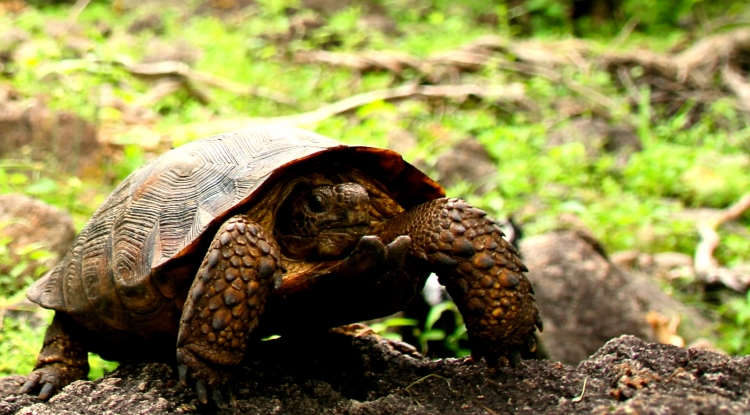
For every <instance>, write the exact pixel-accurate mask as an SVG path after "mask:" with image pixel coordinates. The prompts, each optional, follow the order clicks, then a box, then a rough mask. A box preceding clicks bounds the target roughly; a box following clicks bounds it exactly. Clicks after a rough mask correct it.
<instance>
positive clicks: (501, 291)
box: [375, 198, 542, 367]
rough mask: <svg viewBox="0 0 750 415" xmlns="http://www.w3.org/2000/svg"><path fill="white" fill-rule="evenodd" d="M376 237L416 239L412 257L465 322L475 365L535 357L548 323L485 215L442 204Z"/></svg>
mask: <svg viewBox="0 0 750 415" xmlns="http://www.w3.org/2000/svg"><path fill="white" fill-rule="evenodd" d="M375 234H376V235H379V236H380V237H381V238H383V239H384V240H386V241H388V240H391V239H392V238H395V237H396V236H398V235H404V234H406V235H409V236H410V237H411V240H412V246H411V251H410V254H411V257H412V258H416V259H417V260H421V261H425V262H427V263H429V265H430V266H431V267H432V268H433V270H434V271H435V273H436V274H437V275H438V278H439V281H440V283H441V284H443V285H445V286H446V288H447V290H448V293H449V294H450V295H451V297H453V299H454V301H455V302H456V305H457V306H458V309H459V311H460V312H461V315H462V316H463V317H464V320H465V323H466V328H467V331H468V333H469V342H470V345H471V351H472V357H473V358H474V359H475V360H478V359H479V358H481V357H484V358H485V359H486V360H487V363H488V365H489V366H491V367H496V366H498V365H500V364H501V363H503V362H504V361H509V362H510V363H511V364H515V363H517V362H518V361H519V360H520V351H521V350H524V349H525V348H529V349H531V350H532V351H533V349H534V348H535V344H534V343H533V342H534V340H533V339H534V338H533V336H532V333H533V332H534V331H535V326H536V327H538V328H539V329H540V330H541V329H542V321H541V318H540V317H539V312H538V311H537V308H536V305H535V304H534V295H533V294H534V292H533V289H532V287H531V283H530V282H529V280H528V279H527V278H526V276H524V274H523V272H524V271H527V269H526V267H525V266H524V265H523V264H522V263H521V261H520V260H519V259H518V257H517V254H516V250H515V248H513V246H512V245H511V244H509V243H508V242H507V241H506V240H505V239H503V238H502V236H503V234H502V231H501V230H500V229H499V228H498V227H497V226H496V225H495V222H494V221H493V220H492V219H490V218H488V217H487V214H486V213H485V212H483V211H482V210H479V209H477V208H474V207H472V206H470V205H469V204H468V203H466V202H464V201H462V200H459V199H447V198H441V199H437V200H433V201H431V202H428V203H424V204H422V205H419V206H417V207H415V208H413V209H411V210H409V211H407V212H404V213H402V214H400V215H398V216H396V217H394V218H392V219H390V220H388V221H386V222H384V223H383V224H382V225H380V227H379V228H377V229H376V230H375Z"/></svg>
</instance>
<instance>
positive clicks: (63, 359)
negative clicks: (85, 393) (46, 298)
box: [20, 312, 89, 399]
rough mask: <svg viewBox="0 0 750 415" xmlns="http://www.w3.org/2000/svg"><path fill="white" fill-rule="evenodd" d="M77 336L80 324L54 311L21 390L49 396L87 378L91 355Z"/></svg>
mask: <svg viewBox="0 0 750 415" xmlns="http://www.w3.org/2000/svg"><path fill="white" fill-rule="evenodd" d="M77 337H78V333H77V327H76V324H75V323H74V322H73V321H72V319H71V317H70V316H68V315H66V314H63V313H60V312H57V313H55V317H54V319H52V324H50V326H49V327H47V332H46V333H45V335H44V345H43V346H42V351H41V352H39V358H38V359H37V362H36V367H34V371H33V372H31V374H30V375H29V376H28V378H27V381H26V383H24V385H23V386H22V387H21V391H20V393H29V392H31V391H34V390H39V399H47V398H49V397H50V396H52V395H53V394H54V393H55V392H57V391H58V390H60V389H62V388H63V387H64V386H66V385H68V384H69V383H71V382H73V381H76V380H81V379H86V376H87V375H88V373H89V361H88V359H89V355H88V352H87V351H86V349H84V348H83V346H81V344H80V342H79V341H78V339H77Z"/></svg>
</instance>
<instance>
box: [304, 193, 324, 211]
mask: <svg viewBox="0 0 750 415" xmlns="http://www.w3.org/2000/svg"><path fill="white" fill-rule="evenodd" d="M307 206H309V207H310V210H312V211H313V212H315V213H320V212H322V211H324V210H326V199H325V198H324V197H323V196H321V195H319V194H313V195H310V197H309V198H308V199H307Z"/></svg>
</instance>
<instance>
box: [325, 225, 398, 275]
mask: <svg viewBox="0 0 750 415" xmlns="http://www.w3.org/2000/svg"><path fill="white" fill-rule="evenodd" d="M410 246H411V238H409V237H408V236H405V235H402V236H399V237H398V238H396V239H394V240H393V242H391V243H389V244H388V245H385V244H384V243H383V242H382V241H381V240H380V238H378V237H377V236H373V235H367V236H363V237H362V239H360V240H359V242H358V243H357V246H356V248H354V251H352V253H351V254H349V256H348V257H346V258H345V259H344V260H343V261H341V264H339V266H338V267H337V269H336V270H335V271H336V272H337V273H338V274H341V275H357V276H361V275H362V274H365V273H366V274H371V275H376V276H381V275H384V274H387V273H388V272H390V271H393V270H396V269H400V268H401V267H403V265H404V261H405V260H406V254H407V253H408V252H409V247H410Z"/></svg>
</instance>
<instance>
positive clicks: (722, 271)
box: [694, 193, 750, 292]
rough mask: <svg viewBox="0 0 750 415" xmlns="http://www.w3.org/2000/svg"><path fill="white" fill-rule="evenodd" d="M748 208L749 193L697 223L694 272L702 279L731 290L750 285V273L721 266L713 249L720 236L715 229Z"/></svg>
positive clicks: (738, 289) (737, 216) (742, 289)
mask: <svg viewBox="0 0 750 415" xmlns="http://www.w3.org/2000/svg"><path fill="white" fill-rule="evenodd" d="M747 210H750V193H747V194H745V195H744V196H742V197H741V198H740V200H738V201H737V202H735V203H734V204H733V205H731V206H729V207H728V208H726V209H724V210H722V211H721V212H720V213H718V214H717V215H716V216H714V217H713V218H711V219H709V220H706V221H703V222H701V223H699V224H698V235H699V236H700V242H698V246H697V247H696V249H695V260H694V267H695V273H696V274H697V275H698V277H699V278H701V279H702V280H703V281H705V282H707V283H709V284H712V283H717V282H719V283H722V284H723V285H725V286H727V287H729V288H732V289H733V290H736V291H740V292H743V291H745V290H747V288H748V285H750V275H742V273H740V272H735V271H734V270H732V269H729V268H726V267H722V266H720V265H719V262H718V261H717V260H716V258H714V251H715V250H716V248H717V247H718V246H719V242H720V238H719V233H718V232H717V229H718V228H719V226H721V225H722V224H723V223H725V222H729V221H732V220H736V219H738V218H739V217H740V216H741V215H742V214H743V213H744V212H745V211H747Z"/></svg>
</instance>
